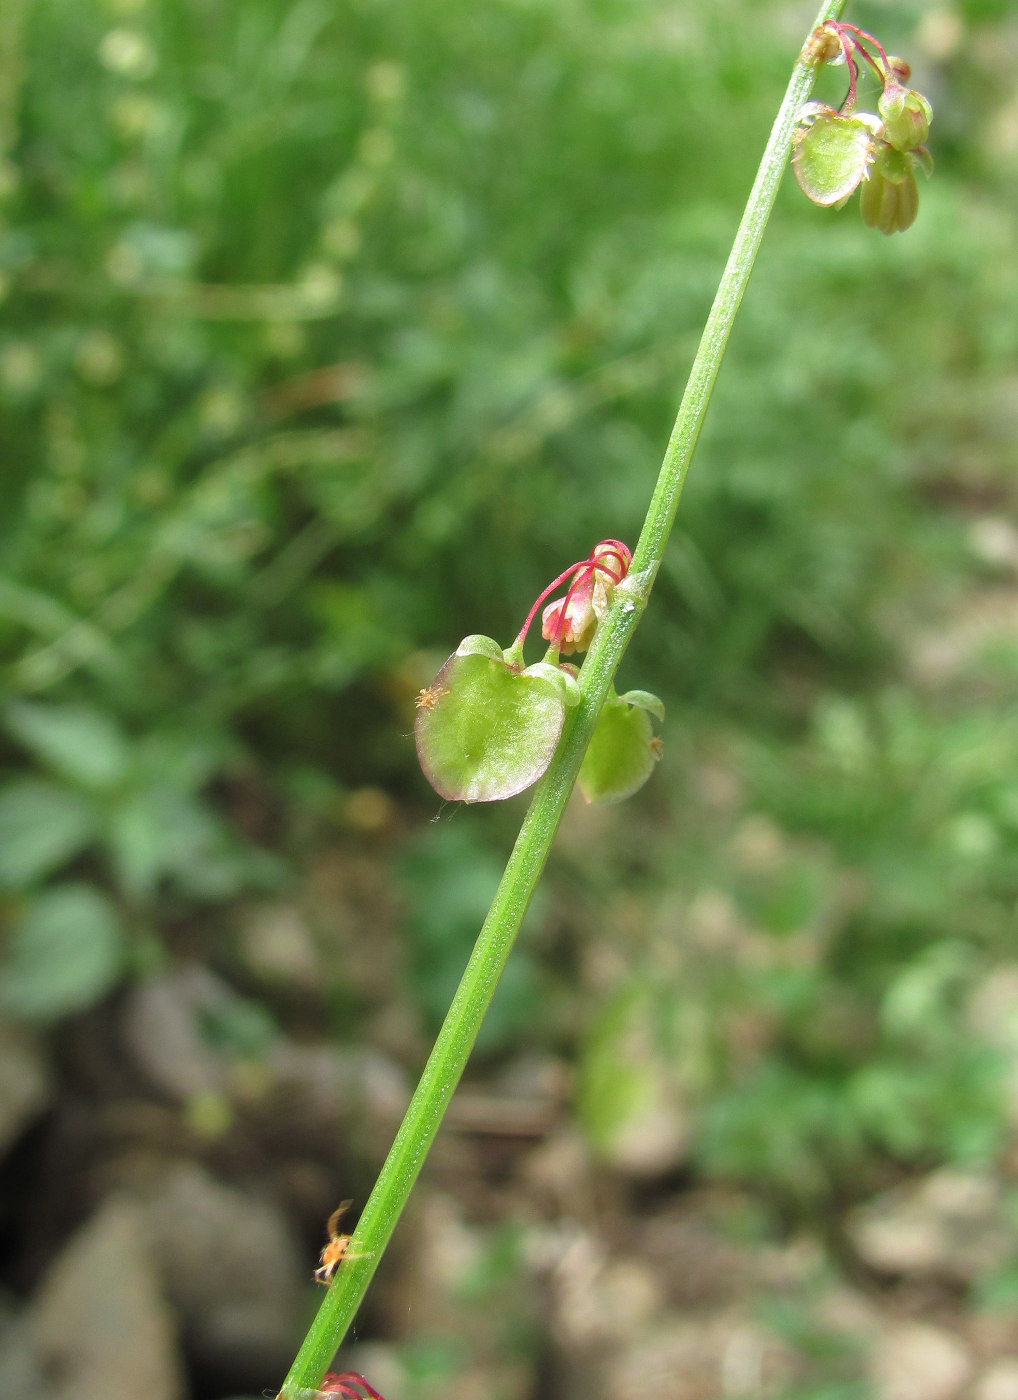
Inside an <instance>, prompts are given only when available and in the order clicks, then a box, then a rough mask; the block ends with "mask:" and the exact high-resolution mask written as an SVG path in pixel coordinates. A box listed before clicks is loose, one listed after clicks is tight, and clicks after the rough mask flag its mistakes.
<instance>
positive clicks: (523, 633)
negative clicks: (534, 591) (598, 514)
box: [513, 559, 590, 647]
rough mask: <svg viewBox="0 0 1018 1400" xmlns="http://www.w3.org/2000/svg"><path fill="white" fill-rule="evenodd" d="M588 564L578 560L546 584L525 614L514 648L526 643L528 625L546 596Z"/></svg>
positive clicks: (586, 561) (586, 560)
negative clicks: (525, 617)
mask: <svg viewBox="0 0 1018 1400" xmlns="http://www.w3.org/2000/svg"><path fill="white" fill-rule="evenodd" d="M589 562H590V561H589V560H588V559H580V560H579V561H578V562H577V563H576V564H570V565H569V568H568V569H564V570H563V571H562V573H560V574H559V576H558V578H553V579H552V581H551V583H549V584H548V587H547V588H544V589H542V590H541V592H540V593H539V594H538V595H537V597H536V598H535V600H534V606H533V607H532V608H531V609H530V611H529V612H528V613H527V620H526V621H525V622H524V624H523V626H522V627H521V628H520V631H519V635H518V636H517V638H516V641H515V642H514V643H513V645H514V646H518V647H519V646H522V645H523V643H524V642H525V641H526V639H527V633H528V632H529V631H530V624H531V623H532V622H533V620H534V618H535V616H536V615H537V610H538V608H539V607H540V606H541V604H542V603H543V602H544V600H545V598H547V596H548V594H549V593H554V592H555V589H556V588H558V587H559V586H560V585H561V584H563V583H565V581H566V579H567V578H570V577H571V576H572V575H573V574H575V572H576V570H577V569H582V568H583V567H584V566H585V565H586V564H588V563H589Z"/></svg>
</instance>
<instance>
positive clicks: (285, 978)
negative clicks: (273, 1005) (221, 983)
mask: <svg viewBox="0 0 1018 1400" xmlns="http://www.w3.org/2000/svg"><path fill="white" fill-rule="evenodd" d="M238 951H239V953H240V956H241V958H242V959H243V960H244V962H245V963H246V965H247V966H248V967H249V968H250V969H251V971H252V972H253V973H255V975H256V976H258V977H260V978H262V979H263V980H264V981H265V982H268V983H271V984H273V985H278V984H281V985H282V986H284V987H293V988H298V989H301V990H305V991H314V992H315V994H316V995H317V993H318V990H319V988H320V987H321V984H322V973H321V967H320V964H319V960H318V953H317V951H316V949H315V943H314V939H313V938H312V937H311V933H310V931H309V929H308V927H307V925H306V924H305V922H304V920H303V919H302V918H301V915H300V911H299V910H298V909H296V908H295V907H294V906H293V905H292V904H270V905H264V906H262V907H261V908H257V909H253V910H250V911H249V912H248V914H247V916H246V918H245V920H244V924H243V926H242V928H241V930H240V937H239V940H238Z"/></svg>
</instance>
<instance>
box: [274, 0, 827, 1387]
mask: <svg viewBox="0 0 1018 1400" xmlns="http://www.w3.org/2000/svg"><path fill="white" fill-rule="evenodd" d="M846 4H847V0H828V3H825V4H824V5H823V6H822V7H821V9H820V12H819V14H818V16H817V19H816V21H815V23H816V24H821V23H823V22H824V21H825V20H828V19H837V18H839V17H840V15H841V13H842V12H843V10H844V9H845V6H846ZM815 77H816V69H815V66H814V65H812V64H809V63H807V62H804V61H803V60H802V59H801V58H800V60H799V61H798V62H797V63H796V65H795V68H794V70H793V73H792V78H791V81H790V82H789V85H788V90H787V92H786V93H785V97H784V101H783V102H782V104H781V108H780V110H779V112H778V116H777V120H776V121H775V123H774V127H773V130H772V131H771V136H770V140H769V141H768V143H767V148H766V150H765V151H764V155H763V159H762V161H761V164H760V169H759V172H758V174H757V177H756V181H755V183H754V185H753V189H752V191H751V193H750V196H749V201H748V203H747V205H746V210H745V213H744V214H743V217H742V222H741V224H740V225H739V230H738V233H737V234H736V237H735V243H734V246H733V248H732V252H731V255H730V257H729V259H728V264H727V266H726V267H725V271H724V274H723V276H722V278H721V283H720V286H719V287H718V292H717V296H716V297H715V299H714V305H713V306H712V308H711V312H710V315H709V316H708V318H707V324H706V327H705V329H704V333H703V336H702V338H701V341H700V346H699V348H698V350H697V353H696V358H695V359H694V361H693V367H692V369H691V371H690V375H689V381H688V383H687V385H686V391H685V393H684V395H683V398H682V403H681V405H680V407H679V413H678V417H677V418H676V420H675V427H674V428H673V430H672V435H671V438H670V440H669V443H668V448H667V451H666V453H665V457H664V462H663V464H662V467H661V473H660V475H659V477H658V482H657V486H656V487H655V489H654V495H653V498H652V499H651V503H650V508H649V510H648V512H647V518H646V521H645V523H644V527H643V530H642V532H641V534H640V539H639V543H638V545H637V547H636V552H635V554H634V556H633V566H632V571H631V573H630V575H629V578H628V579H627V580H626V581H625V582H624V583H623V584H622V585H620V587H619V588H617V589H616V590H615V597H614V599H613V601H612V604H611V606H610V608H609V609H608V611H607V613H606V614H605V616H604V617H603V618H602V620H601V623H600V625H599V626H598V629H597V635H596V636H595V638H594V642H593V645H592V646H591V649H590V651H589V652H588V654H587V658H586V661H585V662H584V665H583V669H582V672H581V675H580V703H579V705H578V706H577V707H576V708H575V709H574V710H573V711H571V713H570V714H569V716H568V718H567V721H566V727H565V730H564V733H563V737H562V741H561V742H560V744H559V746H558V749H557V750H556V753H555V757H554V758H553V760H552V762H551V764H550V766H549V768H548V770H547V772H546V773H545V775H544V777H543V778H542V779H541V781H540V782H539V783H538V785H537V788H536V790H535V794H534V798H533V801H532V802H531V804H530V808H529V810H528V812H527V815H526V818H525V819H524V822H523V826H522V828H521V830H520V834H519V837H518V838H517V841H516V845H515V846H514V848H513V852H512V855H511V856H510V857H509V863H508V865H507V866H506V869H505V873H504V875H503V876H502V880H501V882H500V884H499V887H498V890H497V892H496V894H495V899H494V902H493V903H492V906H491V909H490V911H489V913H488V917H487V919H485V921H484V927H483V928H482V929H481V932H480V935H479V936H478V939H477V943H476V945H475V947H474V951H473V953H472V954H471V957H470V961H469V963H468V964H467V968H466V971H465V973H464V974H463V980H462V981H461V982H460V985H459V988H458V990H457V992H456V995H455V997H454V999H453V1003H452V1005H451V1007H450V1008H449V1012H448V1015H447V1016H446V1018H445V1022H444V1024H443V1026H442V1029H441V1031H440V1032H439V1035H438V1039H437V1040H436V1042H435V1047H434V1049H433V1050H432V1052H431V1056H430V1058H429V1059H428V1062H427V1065H426V1066H425V1068H424V1073H423V1075H422V1076H421V1081H420V1083H419V1084H418V1086H417V1090H416V1092H415V1093H414V1096H413V1098H412V1100H411V1102H410V1107H409V1108H408V1109H407V1112H406V1116H405V1118H404V1119H403V1123H402V1125H401V1127H400V1129H399V1132H398V1133H397V1134H396V1140H395V1142H394V1143H393V1145H392V1149H391V1151H390V1152H389V1155H388V1157H387V1158H386V1161H385V1164H384V1166H383V1167H382V1170H381V1172H380V1174H379V1177H378V1181H377V1183H376V1184H375V1188H374V1190H373V1191H372V1193H371V1196H370V1197H369V1199H368V1202H367V1204H366V1206H365V1207H364V1212H363V1214H362V1215H361V1219H360V1223H359V1224H358V1226H357V1229H356V1230H355V1232H354V1236H353V1244H352V1246H351V1248H350V1252H349V1255H348V1257H347V1259H346V1260H344V1262H343V1264H342V1265H341V1266H340V1268H339V1270H338V1271H337V1274H336V1279H335V1282H334V1283H333V1285H332V1287H331V1288H330V1289H329V1292H328V1294H327V1295H326V1297H325V1299H324V1301H323V1303H322V1306H321V1308H320V1309H319V1312H318V1315H317V1317H316V1318H315V1320H314V1322H313V1323H312V1326H311V1329H310V1331H309V1332H308V1335H307V1337H306V1339H305V1341H304V1344H303V1346H302V1347H301V1349H300V1351H299V1353H298V1354H297V1358H296V1360H295V1361H294V1363H293V1366H292V1367H291V1368H290V1372H289V1374H288V1375H287V1377H286V1380H285V1382H284V1383H283V1388H282V1390H281V1392H280V1395H281V1396H282V1397H283V1400H297V1398H298V1397H299V1395H300V1393H301V1392H302V1391H307V1390H311V1389H314V1388H315V1387H316V1386H317V1385H318V1382H319V1381H320V1380H321V1378H322V1375H323V1374H324V1372H325V1371H326V1369H327V1368H328V1366H329V1363H330V1362H331V1360H332V1358H333V1355H334V1354H335V1351H336V1349H337V1347H338V1346H339V1344H340V1342H341V1341H342V1340H343V1337H344V1335H345V1334H346V1330H347V1328H348V1327H349V1325H350V1323H351V1321H352V1320H353V1316H354V1313H355V1312H356V1310H357V1308H358V1306H359V1305H360V1301H361V1299H362V1298H363V1296H364V1293H365V1290H366V1289H367V1286H368V1283H369V1282H370V1280H371V1276H372V1274H373V1273H374V1271H375V1268H376V1267H377V1265H378V1262H379V1260H380V1258H381V1255H382V1252H383V1250H384V1249H385V1246H386V1244H387V1243H388V1240H389V1236H390V1235H391V1234H392V1231H393V1229H394V1228H395V1225H396V1221H397V1220H398V1219H399V1215H400V1212H401V1211H402V1209H403V1206H404V1205H405V1203H406V1200H407V1197H408V1196H409V1194H410V1191H411V1188H412V1187H413V1184H414V1182H415V1181H416V1180H417V1175H418V1173H419V1171H420V1169H421V1166H422V1164H423V1162H424V1159H425V1157H426V1155H427V1153H428V1149H429V1148H430V1146H431V1143H432V1141H433V1140H434V1137H435V1134H436V1133H437V1131H438V1128H439V1125H440V1123H441V1121H442V1118H443V1115H444V1113H445V1110H446V1108H447V1106H448V1104H449V1100H450V1098H451V1097H452V1094H453V1091H454V1090H455V1088H456V1085H457V1084H458V1083H459V1080H460V1076H461V1075H462V1073H463V1070H464V1067H465V1066H466V1063H467V1059H468V1057H469V1055H470V1051H471V1050H472V1048H473V1044H474V1041H475V1039H476V1038H477V1033H478V1031H479V1029H480V1026H481V1022H482V1020H483V1019H484V1015H485V1012H486V1011H487V1009H488V1005H489V1003H490V1001H491V998H492V996H493V994H494V991H495V987H496V986H497V984H498V979H499V976H500V975H501V972H502V969H503V967H504V966H505V962H506V959H507V958H508V956H509V952H510V950H511V949H512V945H513V943H514V941H515V938H516V934H517V933H518V931H519V928H520V924H521V923H522V921H523V916H524V914H525V913H526V910H527V906H528V904H529V903H530V898H531V895H532V894H533V892H534V887H535V886H536V884H537V881H538V878H539V877H540V874H541V871H542V870H543V868H544V863H545V860H546V859H547V856H548V851H549V848H550V847H551V842H552V838H553V837H554V834H555V831H556V828H557V827H558V823H559V820H560V818H561V816H562V812H563V810H564V808H565V805H566V801H567V800H568V797H569V794H570V792H571V791H572V788H573V784H574V783H575V781H576V776H577V774H578V772H579V769H580V764H581V762H582V761H583V755H584V752H585V751H586V748H587V744H588V743H589V741H590V737H591V734H592V733H593V730H594V725H595V723H596V721H597V716H598V714H599V712H600V710H601V707H602V705H603V704H604V701H605V698H606V696H607V694H608V687H609V686H610V684H611V682H612V678H613V677H614V675H615V671H616V669H617V668H618V664H619V662H620V660H621V659H622V655H623V653H624V651H625V649H626V647H627V646H628V644H629V641H630V638H631V637H632V635H633V632H634V630H635V628H636V625H637V623H638V621H639V618H640V615H641V613H642V612H643V609H644V607H645V605H646V602H647V598H648V595H649V593H650V589H651V585H652V584H653V581H654V577H655V575H656V573H657V570H658V567H659V566H660V563H661V557H662V554H663V552H664V548H665V544H666V542H667V539H668V535H669V532H670V530H671V527H672V522H673V520H674V518H675V511H676V508H677V507H678V503H679V496H680V494H681V491H682V486H683V482H684V481H685V477H686V472H687V470H688V468H689V462H690V459H691V458H692V455H693V450H694V448H695V447H696V443H697V439H698V438H699V436H700V429H701V428H702V426H703V420H704V417H705V415H706V412H707V404H708V402H709V399H710V395H711V391H712V389H713V386H714V381H715V380H716V378H717V374H718V370H719V368H720V365H721V360H722V357H723V355H724V351H725V346H726V343H727V341H728V335H729V332H730V331H731V328H732V323H733V321H734V320H735V315H736V312H737V311H738V309H739V304H740V302H741V300H742V295H743V292H744V291H745V289H746V284H747V282H748V281H749V275H750V272H751V271H752V268H753V262H754V259H755V258H756V254H757V251H758V249H759V247H760V242H761V240H762V238H763V232H764V228H765V227H766V224H767V220H768V218H769V216H770V212H771V209H772V207H773V205H774V200H775V197H776V195H777V191H778V185H779V184H780V182H781V177H782V175H783V173H784V169H785V166H786V164H787V161H788V156H789V151H790V148H791V139H792V133H793V130H794V128H795V122H796V117H797V115H798V113H799V111H800V109H801V107H802V105H803V103H804V102H806V100H807V99H808V97H809V95H810V93H811V91H812V88H813V83H814V79H815Z"/></svg>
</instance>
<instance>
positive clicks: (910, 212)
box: [859, 146, 919, 233]
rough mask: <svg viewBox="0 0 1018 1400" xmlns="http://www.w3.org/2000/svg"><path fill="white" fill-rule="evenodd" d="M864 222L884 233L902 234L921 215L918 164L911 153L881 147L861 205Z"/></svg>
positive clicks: (872, 167) (891, 147)
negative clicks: (917, 179)
mask: <svg viewBox="0 0 1018 1400" xmlns="http://www.w3.org/2000/svg"><path fill="white" fill-rule="evenodd" d="M859 207H860V210H861V212H862V217H863V222H864V223H866V224H868V225H869V227H870V228H878V229H879V230H880V231H881V233H902V232H904V230H905V229H907V228H910V227H911V225H912V224H913V223H914V222H915V217H916V214H917V213H918V212H919V186H918V183H917V182H916V177H915V161H914V159H913V157H912V155H911V153H910V152H908V151H897V150H895V149H894V147H893V146H881V148H880V150H879V152H878V153H877V155H876V157H875V159H874V161H873V164H872V165H871V166H870V170H869V176H868V178H867V180H866V182H865V184H864V185H863V187H862V195H861V198H860V201H859Z"/></svg>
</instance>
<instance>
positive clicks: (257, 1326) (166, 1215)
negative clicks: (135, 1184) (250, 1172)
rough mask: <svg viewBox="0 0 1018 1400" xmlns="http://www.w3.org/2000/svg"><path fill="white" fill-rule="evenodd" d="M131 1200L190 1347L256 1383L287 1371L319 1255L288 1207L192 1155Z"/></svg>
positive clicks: (221, 1370)
mask: <svg viewBox="0 0 1018 1400" xmlns="http://www.w3.org/2000/svg"><path fill="white" fill-rule="evenodd" d="M134 1199H135V1201H136V1206H137V1210H138V1213H139V1216H140V1218H141V1220H142V1222H143V1229H144V1233H145V1238H146V1239H147V1240H148V1241H149V1243H150V1245H151V1247H152V1251H153V1257H154V1258H155V1260H156V1262H157V1266H158V1269H159V1272H160V1274H161V1276H162V1280H163V1286H164V1289H165V1292H166V1296H167V1298H168V1299H169V1300H170V1302H171V1303H172V1305H173V1307H174V1309H175V1310H176V1312H177V1315H178V1317H179V1319H180V1325H181V1328H182V1332H183V1335H184V1338H185V1340H186V1343H187V1347H188V1351H189V1352H190V1353H191V1354H192V1355H193V1356H194V1357H195V1358H196V1359H197V1360H198V1361H199V1362H200V1363H201V1364H202V1365H203V1366H206V1367H208V1368H209V1369H210V1370H212V1371H213V1372H214V1373H217V1374H224V1375H230V1376H232V1377H235V1378H236V1377H241V1378H243V1379H245V1380H246V1381H249V1382H250V1383H251V1384H252V1385H255V1386H256V1387H258V1386H260V1385H262V1384H264V1383H265V1377H269V1378H271V1377H272V1376H274V1375H277V1374H281V1373H282V1371H285V1369H286V1367H287V1365H288V1364H289V1362H290V1360H291V1359H292V1353H293V1350H294V1347H295V1343H296V1342H297V1341H299V1335H298V1333H299V1328H298V1326H297V1322H298V1319H299V1317H300V1314H301V1311H302V1308H303V1305H304V1303H305V1302H306V1301H307V1293H308V1289H307V1284H308V1282H309V1280H310V1276H311V1272H310V1271H311V1264H312V1261H310V1260H308V1259H306V1258H305V1257H304V1251H302V1249H301V1247H300V1245H299V1242H298V1241H297V1240H296V1238H295V1236H294V1233H293V1231H292V1229H291V1227H290V1225H289V1223H288V1221H287V1219H286V1217H285V1215H284V1214H283V1212H282V1211H281V1210H280V1209H279V1208H278V1207H277V1206H276V1205H275V1204H274V1203H273V1202H272V1201H270V1200H267V1199H265V1198H264V1197H261V1196H259V1195H257V1194H255V1193H254V1192H251V1191H244V1190H242V1189H240V1188H239V1187H234V1186H225V1185H223V1183H222V1182H219V1181H217V1180H216V1179H215V1178H214V1177H212V1176H211V1175H210V1174H209V1173H208V1172H207V1171H205V1170H204V1168H202V1167H200V1166H198V1165H196V1164H195V1163H192V1162H182V1163H174V1164H171V1165H169V1166H168V1167H166V1168H165V1169H164V1170H163V1171H162V1172H160V1174H159V1175H158V1176H157V1177H156V1178H155V1179H154V1180H153V1181H152V1182H151V1183H150V1184H148V1185H147V1186H144V1187H139V1188H137V1189H136V1191H135V1193H134ZM145 1400H148V1397H147V1396H146V1397H145Z"/></svg>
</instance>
